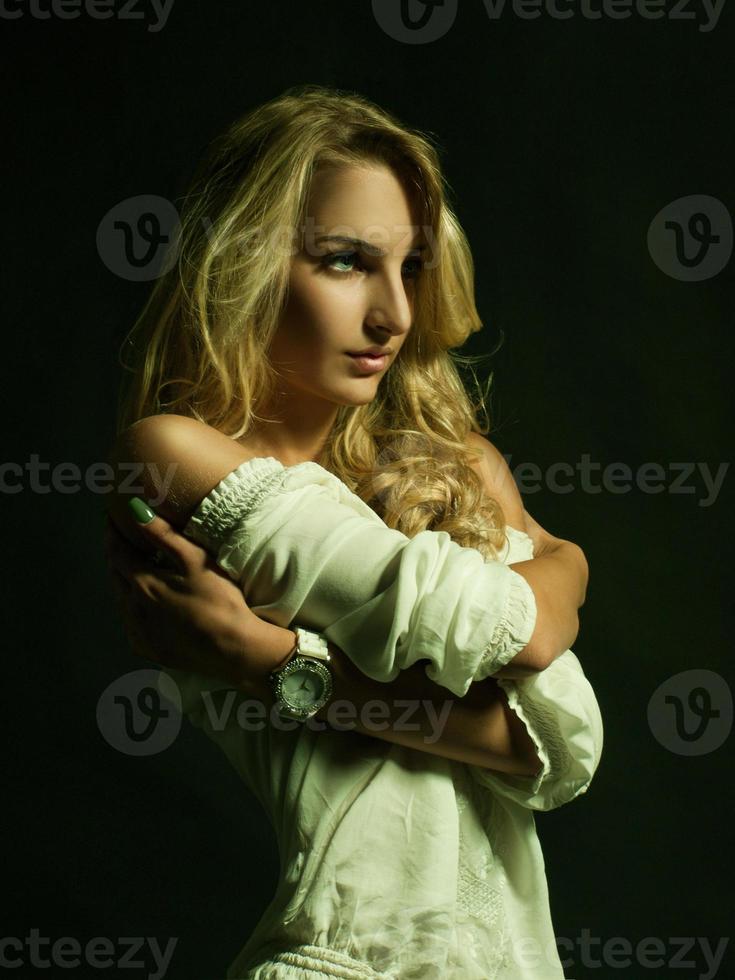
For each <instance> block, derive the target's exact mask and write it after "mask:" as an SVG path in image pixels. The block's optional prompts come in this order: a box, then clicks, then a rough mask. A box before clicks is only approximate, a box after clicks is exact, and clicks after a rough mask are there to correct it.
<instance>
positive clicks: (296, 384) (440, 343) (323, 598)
mask: <svg viewBox="0 0 735 980" xmlns="http://www.w3.org/2000/svg"><path fill="white" fill-rule="evenodd" d="M185 203H186V209H185V212H184V214H183V215H182V235H181V241H180V242H179V243H177V245H178V247H179V260H178V265H177V266H175V267H173V268H172V269H171V270H170V271H169V272H168V273H167V274H166V275H165V276H163V277H162V278H161V279H160V280H159V281H158V282H157V284H156V287H155V289H154V291H153V294H152V296H151V299H150V301H149V304H148V305H147V307H146V309H145V310H144V312H143V314H142V316H141V318H140V319H139V321H138V323H137V324H136V326H135V328H134V330H133V333H132V337H131V341H132V345H133V347H134V348H135V347H136V344H137V351H136V353H137V356H138V360H137V363H136V364H135V365H134V368H133V375H132V380H131V384H130V387H129V390H128V392H127V394H126V398H125V400H124V402H123V405H122V411H121V413H120V417H119V424H118V432H119V439H118V442H117V444H116V446H115V447H114V450H113V454H112V455H113V457H114V459H115V460H116V462H118V463H119V462H121V461H125V460H130V459H134V460H136V461H137V462H143V463H144V464H145V465H146V469H145V476H144V486H143V488H142V489H143V492H142V494H141V495H142V496H144V497H146V498H147V499H148V500H150V501H151V502H154V501H155V502H156V508H157V510H158V513H159V515H161V516H159V518H157V519H156V520H154V521H152V522H151V523H150V524H144V525H140V526H137V527H135V526H133V525H132V524H131V522H130V521H126V517H125V514H124V511H123V510H122V508H121V505H122V504H124V501H125V495H124V494H122V493H120V494H118V495H117V497H116V499H114V500H113V501H112V502H111V508H110V510H111V515H112V517H113V518H114V520H115V524H116V525H117V526H118V528H119V529H120V530H121V531H122V532H123V534H124V535H125V537H127V538H129V539H130V542H131V543H133V544H138V545H142V546H143V547H145V546H146V545H150V543H151V542H153V541H155V543H156V544H157V545H158V547H159V549H160V550H162V551H163V552H165V553H166V554H167V555H168V556H169V558H170V559H171V561H172V564H174V565H175V566H176V567H177V569H178V571H177V573H174V572H167V571H165V570H164V569H162V568H160V567H159V568H158V569H156V568H155V566H153V567H151V566H149V567H148V569H147V570H146V571H142V570H141V563H140V559H139V558H138V557H136V556H135V554H134V553H133V552H131V551H130V550H129V549H126V547H125V543H124V538H121V539H120V540H119V541H117V543H116V544H114V543H111V545H110V547H111V556H112V561H113V565H115V567H116V569H117V570H118V571H119V572H120V573H121V574H120V576H117V577H116V580H117V582H118V584H119V586H120V598H121V602H122V604H123V607H124V608H125V611H126V612H125V615H126V619H127V623H128V627H129V630H130V632H131V634H133V636H134V637H135V638H136V643H137V645H138V646H139V648H140V649H141V650H144V651H146V652H147V653H148V654H149V655H150V656H151V657H152V659H157V660H158V661H159V662H161V663H165V665H166V667H167V671H166V672H165V673H162V676H161V684H162V689H163V690H164V691H166V689H167V688H166V684H167V680H168V683H170V678H173V679H174V680H176V681H177V682H178V683H179V686H180V690H181V692H182V696H183V702H184V710H185V711H186V713H187V714H188V716H189V718H190V719H191V720H192V721H193V722H194V723H195V724H198V725H199V726H200V727H202V728H203V730H204V731H205V732H206V733H207V734H208V735H209V736H210V737H212V738H213V739H214V740H215V741H216V742H217V744H219V745H220V746H221V747H222V749H223V751H225V753H226V754H227V757H228V758H229V759H230V761H231V762H232V764H233V765H234V766H235V767H236V768H237V770H238V772H240V774H241V775H242V776H243V778H244V779H245V780H246V782H247V783H248V785H249V786H250V787H251V789H252V790H253V792H254V793H255V794H256V795H257V796H258V798H259V799H260V801H261V803H262V804H263V806H264V808H265V810H266V812H267V813H268V814H269V816H270V817H271V819H272V820H273V823H274V827H275V829H276V833H277V836H278V843H279V849H280V854H281V879H280V881H279V885H278V888H277V891H276V895H275V896H274V898H273V900H272V902H271V904H270V906H269V907H268V909H267V910H266V912H265V913H264V915H263V918H262V919H261V921H260V923H259V924H258V926H257V927H256V930H255V932H254V933H253V935H252V936H251V937H250V939H249V940H248V942H247V943H246V945H245V946H244V947H243V949H242V950H241V952H240V954H239V955H238V957H237V959H236V960H235V962H234V963H233V964H232V965H231V967H230V970H229V972H228V977H229V978H235V977H247V978H249V980H256V978H258V980H260V978H266V977H273V978H280V977H292V978H299V977H300V978H314V977H318V976H324V975H329V976H343V977H367V976H370V977H414V976H415V977H422V978H432V977H436V978H440V977H441V978H444V977H458V978H459V977H462V978H472V977H476V978H478V980H479V978H483V980H486V978H488V977H498V978H500V977H508V978H510V977H513V978H517V977H528V978H531V977H534V978H542V977H543V978H546V977H549V978H550V977H562V976H563V972H562V970H561V966H560V963H559V959H558V954H557V953H556V949H555V946H554V942H553V938H554V937H553V929H552V927H551V920H550V913H549V907H548V893H547V890H546V882H545V878H544V875H543V858H542V855H541V851H540V847H539V843H538V839H537V837H536V834H535V828H534V821H533V812H532V811H533V809H548V808H551V807H553V806H558V805H561V803H563V802H566V801H567V800H569V799H571V798H573V797H574V796H576V795H578V794H579V793H582V792H584V791H585V790H586V789H587V786H588V785H589V782H590V780H591V778H592V776H593V774H594V771H595V769H596V767H597V764H598V762H599V756H600V751H601V746H602V731H601V725H600V721H599V711H598V709H597V705H596V702H595V700H594V695H593V693H592V691H591V688H590V687H589V684H588V683H587V681H586V679H585V678H584V675H583V673H582V670H581V667H580V666H579V662H578V661H577V660H576V658H575V657H574V655H573V654H572V653H571V651H570V650H569V649H568V647H569V645H570V644H571V643H572V642H573V641H574V638H575V637H576V631H577V610H578V608H579V606H580V605H581V603H582V601H583V598H584V590H585V587H586V581H587V571H586V563H585V561H584V556H583V555H582V554H581V550H580V549H578V548H577V547H576V545H573V544H572V543H571V542H564V541H560V540H558V539H555V538H553V537H552V536H550V535H548V534H547V533H546V532H544V531H543V529H541V528H539V527H538V525H535V523H534V522H532V521H531V519H530V518H529V517H528V515H527V514H526V513H525V511H524V510H523V507H522V504H521V503H520V500H519V498H518V495H517V491H516V490H515V487H514V485H513V481H512V478H511V477H510V475H509V474H508V473H507V468H504V466H502V465H501V464H502V458H501V457H499V454H497V452H496V451H495V450H494V449H493V447H492V446H491V445H490V443H488V442H487V440H485V439H483V438H482V436H481V435H480V434H479V432H478V431H477V430H478V429H479V425H478V423H477V420H476V417H475V405H473V403H472V402H471V400H470V399H469V397H468V395H467V393H466V390H465V387H464V384H463V383H462V381H461V379H460V377H459V374H458V371H457V366H456V365H457V364H459V363H460V362H461V361H462V360H465V359H461V358H459V357H458V355H456V354H450V349H451V348H455V347H459V346H461V344H462V343H463V342H464V341H465V340H466V338H467V337H468V336H469V334H470V333H471V332H472V331H475V330H477V329H479V328H480V326H481V323H480V321H479V317H478V315H477V311H476V309H475V306H474V299H473V285H472V261H471V256H470V253H469V249H468V246H467V242H466V238H465V236H464V234H463V233H462V231H461V229H460V227H459V225H458V223H457V221H456V218H455V217H454V215H453V214H452V211H451V209H450V208H449V206H448V203H447V200H446V190H445V186H444V183H443V179H442V177H441V172H440V167H439V162H438V158H437V154H436V151H435V150H434V149H433V147H432V146H431V144H430V142H429V140H428V139H427V138H426V137H424V136H422V135H421V134H419V133H416V132H412V131H410V130H408V129H406V128H405V127H403V126H402V125H400V124H399V123H398V122H397V121H396V120H395V119H393V118H392V117H391V116H389V115H388V114H387V113H385V112H384V111H382V110H380V109H378V108H377V107H376V106H374V105H372V104H371V103H369V102H367V100H365V99H362V98H361V97H359V96H355V95H350V94H346V93H341V92H333V91H330V90H326V89H322V88H319V87H316V86H307V87H304V88H301V89H298V90H292V91H289V92H287V93H285V95H284V96H282V97H281V98H279V99H276V100H274V101H273V102H271V103H268V104H267V105H264V106H261V107H259V108H258V109H256V110H255V111H254V112H252V113H250V114H248V115H247V116H246V117H245V118H244V119H242V120H240V121H238V122H237V123H235V124H234V125H233V126H232V127H231V128H230V130H228V132H227V133H226V134H224V136H223V137H221V138H220V139H219V140H217V141H215V143H214V145H213V147H212V149H211V152H210V153H209V155H208V157H207V159H206V160H205V161H204V163H203V165H202V167H201V168H200V171H199V172H198V174H197V175H196V178H195V182H194V186H193V188H192V191H191V193H190V194H189V195H188V196H187V198H186V202H185ZM294 231H295V233H296V236H295V238H294ZM284 238H287V239H288V245H287V247H284ZM345 266H348V267H349V268H347V269H346V268H344V267H345ZM406 267H408V269H407V268H406ZM366 348H378V349H380V350H381V351H386V354H385V356H384V358H383V359H381V360H378V361H375V362H372V361H370V360H367V361H366V360H359V359H357V358H356V357H355V355H356V353H357V352H359V351H363V350H365V349H366ZM164 395H166V397H164ZM134 423H137V424H134ZM154 466H155V467H156V468H154ZM161 474H163V476H161ZM325 515H327V516H326V518H325ZM320 521H322V523H321V524H320ZM513 524H515V525H516V530H515V531H514V530H513V528H512V525H513ZM176 528H178V529H180V530H183V531H184V532H185V534H186V535H187V537H183V536H180V535H178V534H176V533H175V529H176ZM525 531H528V532H529V534H532V535H533V536H534V543H535V544H537V545H538V549H539V551H540V552H541V553H537V554H536V556H535V557H534V555H533V549H532V539H531V537H529V535H528V534H526V533H524V532H525ZM192 537H193V538H195V539H198V540H199V543H201V544H204V545H205V547H207V548H208V549H209V551H210V554H211V555H215V556H216V558H217V563H216V564H215V563H214V562H213V561H212V558H211V557H210V556H208V555H207V554H206V552H205V551H203V550H201V549H197V545H196V544H194V542H193V541H191V540H188V538H192ZM365 556H367V557H366V559H365V560H364V561H361V557H365ZM329 560H331V564H330V563H329ZM218 566H219V567H220V568H223V569H225V570H226V571H227V572H228V573H229V576H230V578H234V579H235V580H236V582H237V583H238V585H239V588H237V589H236V588H235V584H234V583H233V582H231V581H229V580H228V581H225V580H224V577H223V576H222V575H221V573H219V572H218ZM181 573H183V574H181ZM476 581H477V582H480V583H481V584H483V586H486V588H484V590H481V591H478V592H477V597H476V598H472V596H470V598H468V597H467V596H468V590H470V589H471V588H473V586H475V582H476ZM491 585H492V586H493V587H492V588H491ZM496 587H497V588H496ZM258 590H260V592H259V591H258ZM243 593H244V595H243ZM253 596H254V597H255V598H254V599H253V598H252V597H253ZM245 599H247V600H248V603H249V605H250V608H248V606H247V605H246V604H245ZM141 606H142V607H143V610H144V612H145V617H144V618H141V617H139V616H136V614H135V610H136V608H139V607H141ZM213 610H214V611H213ZM294 610H298V611H299V612H300V613H302V614H303V615H306V616H307V620H304V619H301V620H298V622H300V624H301V625H303V626H306V627H307V628H308V629H313V630H317V631H321V632H322V633H323V634H324V635H326V636H327V637H328V638H329V640H330V641H331V642H330V643H329V650H330V653H331V654H332V660H331V661H330V667H331V669H332V674H333V680H334V687H335V691H336V693H337V694H338V695H340V696H343V697H345V698H347V700H348V701H350V702H351V703H352V704H353V706H354V705H357V706H358V707H359V706H364V705H365V702H366V701H368V700H369V699H370V698H371V697H372V698H378V699H382V702H386V701H387V702H390V701H391V699H392V700H393V702H394V705H393V706H392V707H391V705H390V704H388V723H389V728H388V729H384V730H380V729H379V728H378V727H377V726H371V725H370V724H368V723H367V721H366V717H365V716H364V715H361V717H360V719H359V720H358V722H357V724H356V725H355V726H354V727H356V728H357V731H350V732H344V731H338V730H337V726H335V724H334V716H333V715H332V716H331V717H330V715H329V708H330V707H332V706H333V700H332V701H331V702H328V703H326V704H324V705H323V706H322V708H321V709H320V711H319V712H317V713H316V714H314V715H313V716H312V720H314V721H319V720H320V719H321V720H322V721H324V720H325V719H326V724H323V725H322V726H321V728H318V727H316V726H313V727H310V726H309V725H305V724H298V723H297V724H295V726H292V727H291V728H289V729H286V728H284V727H282V726H278V725H274V724H272V723H271V724H268V725H264V726H261V727H260V728H259V729H257V730H256V731H254V730H248V731H245V730H244V729H243V727H242V726H240V725H238V724H236V723H234V722H232V723H228V724H227V725H226V726H225V727H222V726H218V725H216V724H215V723H214V722H213V718H215V717H216V716H217V714H218V713H217V712H215V713H213V712H211V711H210V710H208V709H209V708H211V707H212V705H213V704H215V703H216V705H217V707H222V706H223V705H224V697H223V695H224V696H226V695H227V694H228V693H231V689H232V688H233V687H234V688H235V689H236V690H238V692H239V695H240V696H241V698H242V699H243V701H244V700H245V699H246V695H251V696H252V695H253V694H255V695H257V696H259V697H262V698H263V700H265V701H266V702H269V701H271V700H272V694H273V689H272V688H271V687H270V686H269V684H268V683H267V677H268V675H269V674H270V673H271V671H273V670H274V669H278V670H280V669H281V668H282V667H283V665H284V664H286V665H287V664H288V663H289V662H290V661H291V660H292V658H293V657H294V653H295V651H294V636H293V632H292V631H290V630H288V629H286V627H287V626H288V625H290V624H292V623H293V621H294V617H293V613H294ZM468 617H469V619H468ZM187 621H188V622H190V623H192V624H193V625H194V627H195V632H194V639H193V640H188V641H182V642H173V638H174V637H178V638H182V637H183V636H184V635H185V634H184V632H183V630H182V629H181V626H182V624H183V623H186V622H187ZM396 622H398V623H404V624H405V628H402V629H399V630H398V631H396V630H395V629H394V624H395V623H396ZM468 622H470V623H471V624H473V628H472V629H468V628H467V623H468ZM279 623H280V625H279ZM177 629H178V633H177ZM486 629H489V633H486V632H485V630H486ZM368 630H369V632H367V631H368ZM162 638H167V639H168V643H167V644H163V645H162V646H165V647H166V651H167V652H166V653H165V654H163V653H162V649H161V648H159V644H158V640H159V639H162ZM338 638H339V639H340V640H341V642H342V643H343V644H344V646H343V648H342V649H341V648H340V644H339V643H337V642H336V640H337V639H338ZM427 662H428V666H426V667H425V666H424V664H425V663H427ZM166 675H168V678H167V676H166ZM496 677H497V678H498V679H497V680H496V679H495V678H496ZM168 690H169V692H170V691H171V688H168ZM389 691H390V693H388V692H389ZM450 693H451V694H453V695H454V698H450V697H449V694H450ZM203 694H207V695H209V700H207V699H205V698H203V697H202V695H203ZM406 694H411V695H412V696H413V698H414V700H419V701H421V702H422V708H423V710H424V716H423V717H422V719H421V721H420V723H419V728H420V730H419V731H418V732H417V731H407V730H406V729H405V726H403V727H402V726H401V725H400V724H399V723H398V722H399V718H398V714H397V713H396V712H395V702H396V700H400V698H401V696H402V695H406ZM396 695H397V696H398V698H397V699H396ZM417 695H419V697H418V698H417V697H416V696H417ZM447 700H449V701H450V702H451V710H450V712H449V714H448V715H445V716H444V720H443V724H442V726H441V733H440V736H439V737H434V736H436V732H435V731H434V732H433V733H432V738H433V740H432V738H428V737H427V734H428V728H427V719H429V720H430V715H431V712H430V708H431V707H432V706H433V705H440V704H441V703H442V702H446V701H447ZM230 718H232V715H230ZM416 750H418V751H416ZM529 944H530V945H531V946H532V947H533V948H532V949H530V950H529Z"/></svg>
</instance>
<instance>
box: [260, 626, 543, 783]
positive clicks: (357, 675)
mask: <svg viewBox="0 0 735 980" xmlns="http://www.w3.org/2000/svg"><path fill="white" fill-rule="evenodd" d="M293 641H294V635H293V631H292V630H288V629H283V628H282V627H280V626H274V625H273V624H272V623H268V622H267V621H266V620H260V619H258V620H255V621H254V622H253V621H247V622H244V623H243V629H242V640H241V642H242V645H243V649H249V650H257V653H258V659H259V660H260V661H261V662H268V663H270V664H271V665H272V666H271V668H270V669H273V668H275V667H276V666H278V665H279V664H281V663H283V661H284V660H285V659H286V657H287V656H288V654H289V653H290V651H291V650H292V649H293ZM329 653H330V656H331V661H330V668H331V672H332V677H333V694H332V698H331V699H330V702H329V703H328V704H326V705H325V706H324V707H323V708H321V709H320V710H319V711H318V712H317V714H316V715H315V718H316V719H317V720H318V721H320V722H323V723H325V724H328V725H331V723H332V721H333V720H334V721H336V722H339V724H340V727H341V725H342V724H344V725H345V727H347V729H348V730H349V729H354V730H356V731H358V732H360V733H361V734H363V735H368V736H370V737H374V738H380V739H382V740H384V741H387V742H393V743H396V744H398V745H406V746H408V747H409V748H413V749H417V750H418V751H420V752H428V753H429V754H431V755H438V756H442V757H443V758H446V759H456V760H458V761H460V762H465V763H468V764H471V765H474V766H477V767H479V768H480V769H482V770H485V769H487V770H495V771H497V772H504V773H509V774H515V775H519V776H534V775H536V774H537V773H538V772H539V769H540V767H541V759H540V758H539V756H538V754H537V751H536V746H535V744H534V742H533V740H532V738H531V737H530V735H529V734H528V732H527V730H526V726H525V725H524V724H523V722H522V721H521V719H520V718H519V717H518V715H517V714H516V713H515V712H514V711H512V710H511V709H510V707H509V704H508V696H507V694H506V693H505V691H504V690H503V689H502V688H501V687H500V685H499V684H498V683H497V682H496V681H495V680H494V679H493V678H492V677H488V678H487V679H486V680H484V681H480V682H478V683H476V684H473V685H472V686H471V687H470V690H469V692H468V693H467V694H466V695H465V696H464V697H463V698H457V697H455V696H453V695H452V694H451V693H450V692H449V691H447V690H446V689H445V688H441V687H439V686H438V685H437V684H434V683H433V682H432V681H431V680H429V678H428V677H427V676H426V673H425V671H424V669H423V666H422V665H421V664H416V665H414V666H413V667H409V668H407V669H406V670H403V671H401V673H400V674H399V675H398V677H397V678H396V679H395V680H393V681H389V682H387V683H383V682H381V681H375V680H373V679H372V678H369V677H367V676H366V675H365V674H363V673H362V672H361V671H360V670H358V669H357V668H356V667H355V665H354V664H353V663H352V661H351V660H350V659H349V657H347V656H345V654H344V652H343V651H342V650H340V649H339V648H338V647H336V646H335V645H334V644H333V643H330V644H329ZM241 690H243V691H244V692H245V693H246V694H248V695H249V696H251V697H256V698H258V699H259V700H261V701H263V702H264V703H265V704H266V705H267V706H268V707H269V708H270V706H271V705H272V704H273V695H272V692H271V689H270V685H269V683H268V680H267V673H266V674H262V673H259V674H258V675H257V676H252V675H251V676H250V677H249V678H248V679H247V680H246V681H245V682H244V683H243V684H242V685H241ZM338 701H339V702H342V701H346V702H347V704H348V705H349V711H348V712H346V713H345V714H343V715H342V716H341V721H340V715H339V714H338V713H335V707H333V706H336V704H337V702H338ZM368 702H372V703H373V704H375V703H376V702H377V704H378V705H379V706H380V708H379V711H378V712H377V713H376V712H373V714H372V721H371V714H370V708H369V707H368V708H366V705H368ZM416 729H418V730H416Z"/></svg>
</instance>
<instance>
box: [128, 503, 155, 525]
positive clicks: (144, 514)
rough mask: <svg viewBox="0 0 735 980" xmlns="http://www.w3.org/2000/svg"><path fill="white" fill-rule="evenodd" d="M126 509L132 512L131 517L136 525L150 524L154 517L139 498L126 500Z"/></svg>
mask: <svg viewBox="0 0 735 980" xmlns="http://www.w3.org/2000/svg"><path fill="white" fill-rule="evenodd" d="M128 507H129V508H130V509H131V510H132V512H133V517H134V518H135V519H136V521H137V522H138V524H150V522H151V521H152V520H153V518H154V517H155V516H156V515H155V514H154V513H153V511H152V510H151V509H150V507H149V506H148V504H147V503H146V502H145V500H141V499H140V497H131V498H130V499H129V500H128Z"/></svg>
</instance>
